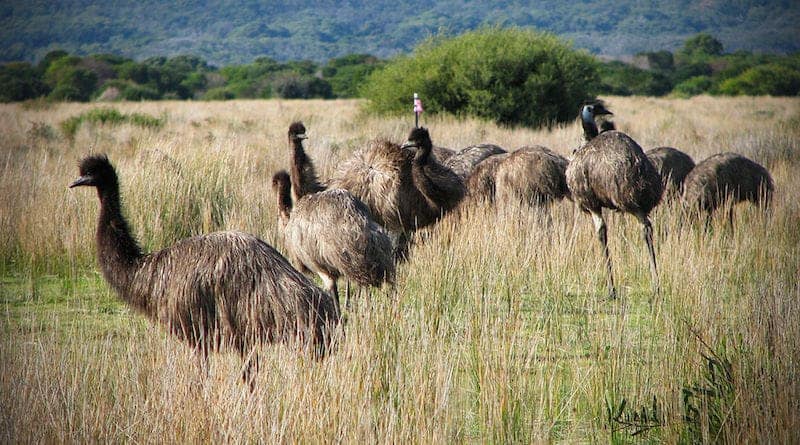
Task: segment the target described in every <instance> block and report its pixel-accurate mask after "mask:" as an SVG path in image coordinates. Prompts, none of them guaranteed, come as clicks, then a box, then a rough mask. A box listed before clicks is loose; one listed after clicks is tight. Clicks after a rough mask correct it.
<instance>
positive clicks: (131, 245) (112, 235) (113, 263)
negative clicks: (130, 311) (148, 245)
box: [97, 183, 145, 308]
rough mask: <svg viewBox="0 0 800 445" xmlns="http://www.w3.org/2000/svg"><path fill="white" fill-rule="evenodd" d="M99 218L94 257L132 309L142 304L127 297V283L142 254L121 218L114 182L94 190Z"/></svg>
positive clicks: (140, 306) (129, 294)
mask: <svg viewBox="0 0 800 445" xmlns="http://www.w3.org/2000/svg"><path fill="white" fill-rule="evenodd" d="M97 193H98V195H99V196H100V216H99V218H98V221H97V257H98V262H99V263H100V268H101V269H102V270H103V276H104V277H105V278H106V280H107V281H108V283H109V284H110V285H111V287H113V288H114V290H116V291H117V293H118V294H119V296H120V297H121V298H122V299H123V300H125V301H126V302H128V303H130V304H132V305H133V306H134V307H137V308H142V307H144V303H145V302H142V301H136V300H137V299H136V298H135V297H134V296H133V295H132V294H131V291H130V289H131V284H132V281H133V277H134V275H135V273H136V270H137V269H138V267H139V264H140V260H141V259H142V252H141V250H140V249H139V245H138V244H137V243H136V240H134V239H133V237H132V236H131V234H130V229H129V228H128V223H127V221H125V217H124V216H123V215H122V211H121V208H120V199H119V186H118V185H117V184H116V183H114V184H112V185H110V186H105V187H103V189H99V188H98V191H97Z"/></svg>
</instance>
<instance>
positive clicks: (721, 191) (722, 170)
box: [683, 153, 775, 224]
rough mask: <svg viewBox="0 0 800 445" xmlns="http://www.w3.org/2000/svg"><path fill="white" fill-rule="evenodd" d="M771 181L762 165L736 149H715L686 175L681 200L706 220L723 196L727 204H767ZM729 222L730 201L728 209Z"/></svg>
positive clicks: (772, 187)
mask: <svg viewBox="0 0 800 445" xmlns="http://www.w3.org/2000/svg"><path fill="white" fill-rule="evenodd" d="M774 189H775V184H774V182H773V181H772V177H771V176H770V174H769V172H768V171H767V169H766V168H764V167H763V166H762V165H760V164H758V163H756V162H754V161H751V160H750V159H748V158H746V157H744V156H742V155H739V154H736V153H719V154H715V155H713V156H711V157H709V158H708V159H705V160H704V161H702V162H700V163H699V164H697V165H696V166H695V167H694V169H693V170H692V171H690V172H689V174H688V175H687V176H686V180H685V182H684V191H683V201H684V203H685V204H686V205H687V206H688V207H690V208H691V209H693V210H695V211H700V212H702V211H705V212H706V213H707V219H706V222H709V219H710V218H711V216H712V214H713V213H714V211H715V210H716V209H717V208H719V207H721V206H722V205H723V204H724V203H725V201H726V200H731V201H732V202H731V204H736V203H739V202H743V201H750V202H752V203H753V204H756V205H764V206H767V205H769V203H770V201H771V200H772V194H773V192H774ZM728 221H729V223H730V224H733V205H731V208H730V210H729V212H728Z"/></svg>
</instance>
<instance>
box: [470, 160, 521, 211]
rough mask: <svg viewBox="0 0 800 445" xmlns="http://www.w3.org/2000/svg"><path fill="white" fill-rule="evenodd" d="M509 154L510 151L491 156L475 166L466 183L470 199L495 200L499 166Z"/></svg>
mask: <svg viewBox="0 0 800 445" xmlns="http://www.w3.org/2000/svg"><path fill="white" fill-rule="evenodd" d="M509 156H510V155H509V153H502V154H498V155H494V156H490V157H488V158H486V159H485V160H484V161H483V162H481V163H479V164H478V165H476V166H475V169H474V170H473V171H472V174H471V175H469V178H467V184H466V185H467V194H468V195H469V197H470V201H478V200H485V201H487V202H494V200H495V192H496V191H497V184H496V179H495V175H496V173H497V167H499V166H500V164H501V163H502V162H503V160H504V159H506V158H507V157H509Z"/></svg>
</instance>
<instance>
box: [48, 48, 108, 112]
mask: <svg viewBox="0 0 800 445" xmlns="http://www.w3.org/2000/svg"><path fill="white" fill-rule="evenodd" d="M80 63H81V59H80V58H79V57H75V56H67V57H61V58H59V59H57V60H54V61H53V62H52V63H51V64H50V65H49V66H48V68H47V71H46V72H45V75H44V80H45V83H47V85H48V86H49V87H50V88H52V90H51V91H50V95H49V97H50V98H51V99H55V100H76V101H88V100H89V98H91V96H92V93H93V92H94V90H95V88H96V87H97V75H96V74H95V73H94V72H92V71H90V70H88V69H86V68H81V67H80V66H79V65H80Z"/></svg>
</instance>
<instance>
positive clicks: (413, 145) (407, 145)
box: [400, 141, 419, 148]
mask: <svg viewBox="0 0 800 445" xmlns="http://www.w3.org/2000/svg"><path fill="white" fill-rule="evenodd" d="M417 147H419V144H417V143H416V142H413V141H406V142H405V143H404V144H403V145H401V146H400V148H417Z"/></svg>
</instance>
